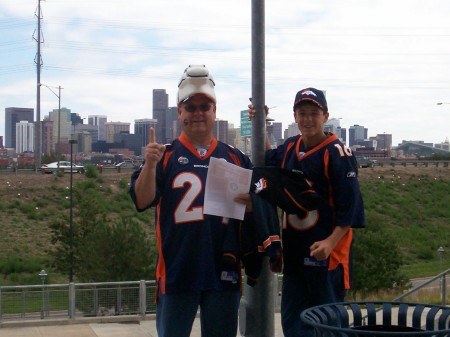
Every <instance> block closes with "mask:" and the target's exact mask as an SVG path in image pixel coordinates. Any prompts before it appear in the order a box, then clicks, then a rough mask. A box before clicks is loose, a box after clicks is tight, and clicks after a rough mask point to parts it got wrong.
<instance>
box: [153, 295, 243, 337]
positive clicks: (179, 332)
mask: <svg viewBox="0 0 450 337" xmlns="http://www.w3.org/2000/svg"><path fill="white" fill-rule="evenodd" d="M240 298H241V292H240V291H239V290H230V291H204V292H201V293H180V294H165V295H163V294H161V293H160V294H159V297H158V303H157V304H156V329H157V331H158V336H159V337H189V336H190V334H191V330H192V325H193V323H194V319H195V316H196V314H197V310H198V307H199V306H200V324H201V331H202V336H205V337H236V335H237V326H238V308H239V300H240Z"/></svg>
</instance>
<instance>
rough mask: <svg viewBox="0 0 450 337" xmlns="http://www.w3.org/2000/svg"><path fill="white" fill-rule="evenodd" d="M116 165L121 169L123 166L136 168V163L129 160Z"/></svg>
mask: <svg viewBox="0 0 450 337" xmlns="http://www.w3.org/2000/svg"><path fill="white" fill-rule="evenodd" d="M116 167H120V168H121V169H124V168H132V169H136V165H135V164H133V163H132V162H129V161H123V162H121V163H119V164H116Z"/></svg>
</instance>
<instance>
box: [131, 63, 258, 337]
mask: <svg viewBox="0 0 450 337" xmlns="http://www.w3.org/2000/svg"><path fill="white" fill-rule="evenodd" d="M214 86H215V84H214V80H213V78H212V76H211V75H210V74H209V72H208V69H207V68H206V67H205V66H189V67H188V68H187V69H186V70H185V72H184V74H183V75H182V77H181V80H180V82H179V85H178V120H179V123H180V126H181V130H182V133H181V135H180V137H179V138H178V139H176V140H174V141H173V142H172V143H171V144H169V145H160V144H157V143H156V140H155V136H154V130H153V129H151V131H150V135H151V137H150V138H151V139H150V143H149V144H148V145H147V147H146V149H145V163H144V165H143V166H142V167H141V168H140V169H139V170H138V171H137V172H135V173H134V174H133V176H132V184H131V188H130V193H131V196H132V198H133V200H134V202H135V205H136V207H137V208H138V209H139V210H144V209H146V208H148V207H151V206H155V207H156V211H155V213H156V223H155V225H156V236H157V246H158V247H157V248H158V261H157V266H156V282H157V287H158V289H157V304H156V321H157V330H158V336H159V337H189V336H190V333H191V329H192V324H193V322H194V319H195V316H196V314H197V310H198V308H199V307H200V318H201V330H202V336H222V337H235V336H236V333H237V314H238V306H239V300H240V295H241V292H240V286H241V284H240V282H241V277H240V262H239V260H236V261H234V264H232V265H231V266H230V264H227V265H226V266H225V265H224V264H223V259H222V257H223V256H222V255H223V247H224V241H225V239H226V237H227V236H229V235H230V231H229V230H228V229H230V226H233V225H235V224H234V223H233V222H235V221H238V220H234V219H224V218H222V217H218V216H212V215H207V214H203V205H204V193H205V184H206V175H207V172H208V164H209V159H210V158H211V157H216V158H223V159H225V160H226V161H228V162H231V163H234V164H236V165H239V166H241V167H244V168H251V166H252V165H251V162H250V160H249V159H248V157H246V156H245V155H243V154H242V152H240V151H239V150H237V149H234V148H233V147H231V146H229V145H226V144H224V143H222V142H219V141H217V139H216V138H215V137H214V135H213V126H214V121H215V119H216V96H215V92H214ZM231 228H232V227H231ZM235 228H236V229H237V226H235ZM235 234H236V236H237V235H238V233H237V232H236V233H235ZM236 241H237V238H236Z"/></svg>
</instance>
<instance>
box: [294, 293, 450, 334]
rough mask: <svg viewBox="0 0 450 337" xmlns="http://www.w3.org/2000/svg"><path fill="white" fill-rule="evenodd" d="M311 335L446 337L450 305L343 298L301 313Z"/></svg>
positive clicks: (448, 330)
mask: <svg viewBox="0 0 450 337" xmlns="http://www.w3.org/2000/svg"><path fill="white" fill-rule="evenodd" d="M301 319H302V321H303V322H304V323H306V324H308V325H310V326H312V327H313V328H314V331H315V336H316V337H319V336H323V337H357V336H364V337H368V336H396V337H417V336H435V337H444V336H445V337H450V308H448V307H445V306H438V305H428V304H421V303H405V302H344V303H331V304H326V305H320V306H316V307H312V308H309V309H307V310H304V311H303V312H302V313H301Z"/></svg>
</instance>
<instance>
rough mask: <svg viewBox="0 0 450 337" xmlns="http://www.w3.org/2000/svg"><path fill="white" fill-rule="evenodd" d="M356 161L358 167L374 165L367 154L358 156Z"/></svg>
mask: <svg viewBox="0 0 450 337" xmlns="http://www.w3.org/2000/svg"><path fill="white" fill-rule="evenodd" d="M356 161H357V163H358V167H360V168H363V167H373V166H374V165H373V164H372V162H371V161H370V160H369V158H367V157H365V156H356Z"/></svg>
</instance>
